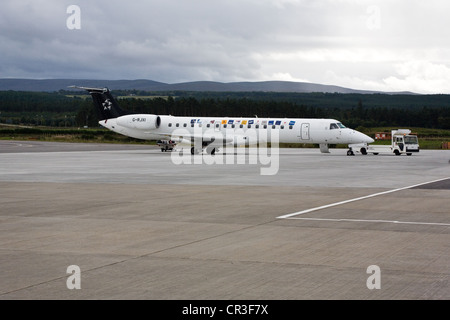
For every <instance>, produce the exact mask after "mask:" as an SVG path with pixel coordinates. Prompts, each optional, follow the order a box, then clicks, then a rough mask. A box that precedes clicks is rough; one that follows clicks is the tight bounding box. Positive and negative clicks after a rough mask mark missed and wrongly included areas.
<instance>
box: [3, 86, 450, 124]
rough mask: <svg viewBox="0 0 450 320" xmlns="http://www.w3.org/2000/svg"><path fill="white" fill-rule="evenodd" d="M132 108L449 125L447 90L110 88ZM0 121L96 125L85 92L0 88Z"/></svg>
mask: <svg viewBox="0 0 450 320" xmlns="http://www.w3.org/2000/svg"><path fill="white" fill-rule="evenodd" d="M112 93H113V95H115V96H116V97H118V98H119V103H120V105H121V106H122V107H123V108H125V109H128V110H130V111H132V112H136V113H153V114H160V115H165V114H171V115H175V116H193V117H196V116H215V117H216V116H217V117H254V116H255V115H257V116H258V117H273V118H284V117H289V118H334V119H337V120H340V121H342V122H343V123H344V124H345V125H346V126H349V127H352V128H357V127H359V126H364V127H378V126H392V127H406V128H408V127H424V128H440V129H450V95H388V94H353V93H352V94H338V93H275V92H272V93H270V92H224V93H219V92H186V91H173V92H141V91H137V90H131V91H123V90H116V91H113V92H112ZM0 123H7V124H26V125H27V124H31V125H36V124H38V125H47V126H84V125H88V126H90V127H91V126H98V122H97V113H96V110H95V109H94V105H93V102H92V99H91V98H90V97H89V96H88V95H86V93H85V92H77V91H60V92H53V93H48V92H21V91H0Z"/></svg>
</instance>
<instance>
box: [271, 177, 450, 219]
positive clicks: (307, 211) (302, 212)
mask: <svg viewBox="0 0 450 320" xmlns="http://www.w3.org/2000/svg"><path fill="white" fill-rule="evenodd" d="M449 178H450V177H447V178H443V179H437V180H433V181H428V182H423V183H419V184H415V185H412V186H408V187H403V188H398V189H393V190H388V191H383V192H378V193H374V194H369V195H367V196H363V197H358V198H353V199H349V200H344V201H339V202H335V203H330V204H327V205H324V206H320V207H315V208H311V209H306V210H303V211H299V212H294V213H290V214H285V215H283V216H279V217H277V219H290V218H292V217H295V216H299V215H302V214H305V213H309V212H313V211H319V210H322V209H326V208H330V207H335V206H340V205H341V204H346V203H350V202H355V201H359V200H364V199H368V198H373V197H377V196H381V195H384V194H388V193H393V192H397V191H401V190H405V189H411V188H414V187H418V186H422V185H424V184H429V183H434V182H439V181H442V180H447V179H449Z"/></svg>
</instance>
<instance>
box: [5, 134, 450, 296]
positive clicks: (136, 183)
mask: <svg viewBox="0 0 450 320" xmlns="http://www.w3.org/2000/svg"><path fill="white" fill-rule="evenodd" d="M235 152H236V153H231V154H230V153H227V155H226V156H223V154H220V153H219V154H218V155H216V156H217V159H215V160H214V161H216V162H215V163H212V164H209V162H207V161H210V160H211V159H210V158H208V157H202V156H201V155H197V156H194V157H188V158H184V157H182V156H180V154H179V153H170V152H168V153H166V152H161V151H160V149H159V148H157V147H155V146H145V145H102V144H100V145H96V144H65V143H64V144H58V143H49V142H33V141H0V230H1V232H0V270H1V273H0V299H2V300H20V299H67V300H69V299H148V300H162V299H164V300H165V299H174V300H178V299H188V300H191V299H193V300H197V299H198V300H203V299H207V300H209V299H216V300H236V299H242V300H266V299H268V300H280V299H281V300H303V299H319V300H329V299H333V300H334V299H352V300H353V299H374V300H379V299H383V300H398V299H416V300H422V299H431V300H447V299H450V282H449V281H450V247H449V244H450V204H449V199H450V163H449V161H450V151H444V150H421V151H420V152H419V153H418V154H414V155H412V156H410V157H408V156H395V155H378V156H374V155H366V156H363V155H360V154H357V155H356V156H352V157H349V156H346V150H345V149H332V150H331V153H330V154H321V153H320V151H319V150H318V149H279V155H277V154H276V153H273V154H271V155H270V156H267V155H265V156H264V155H263V154H261V155H259V154H257V155H256V156H255V157H253V158H252V157H250V156H244V157H243V158H239V156H240V150H236V151H235ZM227 156H228V158H227ZM189 159H190V160H189ZM220 159H222V162H223V163H220V161H219V160H220ZM181 160H182V161H184V163H181V164H179V162H181ZM189 161H191V163H189ZM238 161H241V162H243V163H238ZM264 169H266V170H267V169H270V170H268V171H264ZM264 172H265V173H269V174H262V173H264ZM70 266H78V267H79V270H80V273H79V277H78V274H76V273H75V274H72V272H71V271H70V269H69V272H68V267H70ZM373 266H375V267H373ZM74 277H75V278H74ZM78 280H79V282H78ZM78 283H79V284H80V289H69V288H68V287H70V286H71V285H74V284H78ZM378 287H379V288H378Z"/></svg>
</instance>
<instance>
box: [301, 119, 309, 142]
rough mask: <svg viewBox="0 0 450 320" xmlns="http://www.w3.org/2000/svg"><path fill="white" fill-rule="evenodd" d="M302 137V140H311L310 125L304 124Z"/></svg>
mask: <svg viewBox="0 0 450 320" xmlns="http://www.w3.org/2000/svg"><path fill="white" fill-rule="evenodd" d="M300 137H301V139H302V140H309V123H302V126H301V128H300Z"/></svg>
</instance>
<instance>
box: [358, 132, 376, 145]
mask: <svg viewBox="0 0 450 320" xmlns="http://www.w3.org/2000/svg"><path fill="white" fill-rule="evenodd" d="M356 132H357V133H358V134H357V138H358V139H359V140H361V141H362V142H364V143H372V142H374V141H375V140H373V139H372V138H371V137H369V136H368V135H365V134H364V133H362V132H359V131H356Z"/></svg>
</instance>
